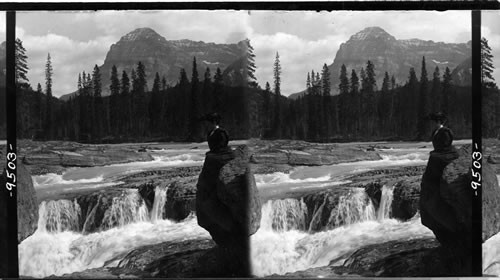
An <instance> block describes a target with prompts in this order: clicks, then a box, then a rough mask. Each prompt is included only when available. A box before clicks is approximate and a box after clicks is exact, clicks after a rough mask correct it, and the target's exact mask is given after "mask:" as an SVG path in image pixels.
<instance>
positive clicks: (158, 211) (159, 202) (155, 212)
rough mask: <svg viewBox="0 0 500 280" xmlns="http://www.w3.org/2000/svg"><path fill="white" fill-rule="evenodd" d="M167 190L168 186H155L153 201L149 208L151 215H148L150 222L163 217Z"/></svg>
mask: <svg viewBox="0 0 500 280" xmlns="http://www.w3.org/2000/svg"><path fill="white" fill-rule="evenodd" d="M167 191H168V187H166V188H160V187H159V186H158V187H156V188H155V199H154V202H153V207H152V209H151V217H150V219H151V221H152V222H156V221H157V220H162V219H163V213H164V210H165V203H166V202H167Z"/></svg>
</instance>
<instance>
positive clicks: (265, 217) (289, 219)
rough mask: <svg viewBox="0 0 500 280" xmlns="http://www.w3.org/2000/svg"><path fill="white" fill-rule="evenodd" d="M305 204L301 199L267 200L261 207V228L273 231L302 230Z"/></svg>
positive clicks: (305, 210)
mask: <svg viewBox="0 0 500 280" xmlns="http://www.w3.org/2000/svg"><path fill="white" fill-rule="evenodd" d="M306 214H307V206H306V204H305V203H304V201H303V200H302V199H300V200H297V199H293V198H287V199H278V200H269V201H267V202H266V203H265V204H264V205H263V207H262V220H261V223H260V224H261V228H263V229H266V230H275V231H289V230H304V229H305V228H306Z"/></svg>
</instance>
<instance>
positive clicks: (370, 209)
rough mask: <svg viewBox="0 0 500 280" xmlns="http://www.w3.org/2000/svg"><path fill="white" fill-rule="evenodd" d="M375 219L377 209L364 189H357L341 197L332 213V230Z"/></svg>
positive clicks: (330, 224)
mask: <svg viewBox="0 0 500 280" xmlns="http://www.w3.org/2000/svg"><path fill="white" fill-rule="evenodd" d="M374 219H375V207H374V206H373V203H372V201H371V199H370V198H369V197H368V195H367V194H366V192H365V190H364V189H363V188H356V189H353V190H351V191H350V192H349V194H347V195H344V196H341V197H340V198H339V203H338V206H337V207H336V208H334V209H333V210H332V212H331V213H330V218H329V219H328V225H329V226H330V228H335V227H339V226H341V225H351V224H354V223H358V222H364V221H370V220H374Z"/></svg>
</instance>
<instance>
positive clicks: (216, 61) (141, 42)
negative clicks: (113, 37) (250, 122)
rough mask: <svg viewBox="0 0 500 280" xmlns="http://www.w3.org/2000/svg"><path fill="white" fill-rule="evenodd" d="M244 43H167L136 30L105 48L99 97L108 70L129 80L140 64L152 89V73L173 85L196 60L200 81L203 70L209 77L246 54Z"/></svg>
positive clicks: (104, 89) (105, 86)
mask: <svg viewBox="0 0 500 280" xmlns="http://www.w3.org/2000/svg"><path fill="white" fill-rule="evenodd" d="M245 46H246V44H245V43H244V41H240V42H238V43H235V44H216V43H205V42H202V41H192V40H188V39H182V40H167V39H166V38H165V37H163V36H161V35H160V34H158V33H157V32H156V31H154V30H153V29H151V28H148V27H145V28H138V29H135V30H133V31H131V32H129V33H127V34H125V35H124V36H122V37H121V38H120V40H119V41H118V42H116V43H114V44H112V45H111V46H110V48H109V51H108V53H107V54H106V58H105V60H104V64H103V65H101V66H99V70H100V72H101V81H102V92H103V93H102V94H103V96H106V95H109V84H110V76H111V68H112V67H113V65H115V66H116V67H117V70H118V75H119V78H120V77H121V74H122V72H123V71H126V72H127V74H128V76H129V78H130V76H131V71H132V69H135V68H136V67H137V63H138V62H139V61H141V62H142V63H143V64H144V66H145V69H146V79H147V85H148V88H149V89H151V87H152V86H153V80H154V76H155V73H156V72H158V73H159V75H160V77H163V76H165V79H166V81H167V84H170V85H175V84H176V83H177V81H178V79H179V73H180V70H181V69H182V68H184V69H185V70H186V73H187V75H188V78H189V79H191V73H192V66H193V58H194V57H196V61H197V69H198V76H199V78H200V79H203V74H204V72H205V70H206V68H210V72H211V74H212V77H213V75H214V74H215V71H216V69H217V68H220V69H221V71H224V70H225V69H226V68H227V67H228V66H229V65H231V64H232V63H233V62H235V61H237V60H238V59H240V58H241V57H242V56H243V55H245V53H246V47H245ZM74 94H75V93H71V94H69V95H68V94H67V95H63V96H62V97H61V99H63V100H66V99H69V96H72V95H74Z"/></svg>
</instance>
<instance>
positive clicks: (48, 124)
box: [45, 53, 54, 139]
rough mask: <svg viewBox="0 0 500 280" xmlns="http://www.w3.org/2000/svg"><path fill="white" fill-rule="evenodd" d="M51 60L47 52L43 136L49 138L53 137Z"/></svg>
mask: <svg viewBox="0 0 500 280" xmlns="http://www.w3.org/2000/svg"><path fill="white" fill-rule="evenodd" d="M53 74H54V73H53V69H52V62H51V58H50V53H49V54H47V62H46V63H45V95H46V97H47V98H46V100H47V101H46V104H47V105H46V107H45V109H46V111H45V133H46V134H45V137H46V138H47V139H51V138H52V137H53V131H52V126H53V124H52V122H53V118H52V116H53V112H52V75H53Z"/></svg>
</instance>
